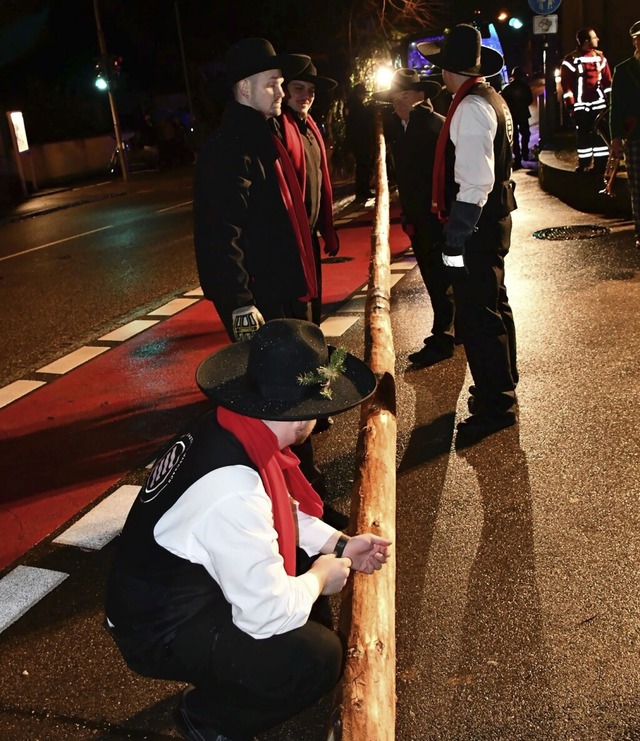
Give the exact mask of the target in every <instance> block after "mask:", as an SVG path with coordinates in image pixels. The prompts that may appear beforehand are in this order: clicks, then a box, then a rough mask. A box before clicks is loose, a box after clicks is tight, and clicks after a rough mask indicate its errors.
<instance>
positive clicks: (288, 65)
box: [224, 38, 309, 85]
mask: <svg viewBox="0 0 640 741" xmlns="http://www.w3.org/2000/svg"><path fill="white" fill-rule="evenodd" d="M224 61H225V70H226V75H227V81H228V82H229V84H231V85H233V84H234V83H236V82H238V80H242V79H244V78H245V77H251V76H252V75H256V74H258V73H259V72H266V71H267V70H272V69H278V70H280V71H281V73H282V74H283V76H284V75H285V74H286V73H289V74H294V73H297V72H298V70H300V69H302V67H304V66H306V64H307V62H308V61H309V57H308V56H307V55H306V54H276V52H275V49H274V48H273V46H272V44H271V42H270V41H267V39H262V38H249V39H240V41H236V43H235V44H233V46H231V47H230V48H229V49H228V50H227V53H226V55H225V59H224Z"/></svg>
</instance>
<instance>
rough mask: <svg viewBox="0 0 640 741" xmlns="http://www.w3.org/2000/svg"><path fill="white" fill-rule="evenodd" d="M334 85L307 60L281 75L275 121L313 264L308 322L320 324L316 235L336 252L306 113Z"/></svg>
mask: <svg viewBox="0 0 640 741" xmlns="http://www.w3.org/2000/svg"><path fill="white" fill-rule="evenodd" d="M337 84H338V83H337V82H336V81H335V80H332V79H331V78H330V77H324V76H323V75H319V74H318V72H317V70H316V67H315V65H314V64H313V62H312V61H311V60H309V63H308V64H307V66H306V67H305V69H303V70H302V72H299V73H297V74H296V75H295V76H294V77H293V78H292V79H289V78H287V77H286V76H285V81H284V89H285V103H284V106H283V108H282V115H281V116H280V118H279V119H278V123H279V125H280V131H281V135H282V139H283V142H284V145H285V147H286V149H287V152H288V153H289V156H290V158H291V161H292V163H293V166H294V168H295V171H296V174H297V176H298V183H299V185H300V189H301V192H302V198H303V200H304V204H305V208H306V212H307V217H308V219H309V226H310V228H311V243H312V245H313V256H314V260H315V265H316V278H317V282H318V296H317V297H316V298H314V299H312V300H311V319H312V321H314V322H315V323H316V324H318V325H319V324H320V320H321V309H322V267H321V250H320V240H319V238H318V232H319V233H320V235H321V236H322V238H323V240H324V251H325V253H326V254H327V255H330V256H332V257H333V256H335V255H337V254H338V250H339V249H340V242H339V240H338V234H337V232H336V229H335V227H334V225H333V190H332V188H331V179H330V177H329V164H328V161H327V152H326V149H325V146H324V141H323V139H322V133H321V131H320V129H319V127H318V125H317V124H316V122H315V121H314V120H313V118H312V117H311V115H310V113H309V111H310V109H311V106H312V105H313V101H314V100H315V97H316V92H317V91H322V92H328V91H329V90H333V88H335V87H336V85H337Z"/></svg>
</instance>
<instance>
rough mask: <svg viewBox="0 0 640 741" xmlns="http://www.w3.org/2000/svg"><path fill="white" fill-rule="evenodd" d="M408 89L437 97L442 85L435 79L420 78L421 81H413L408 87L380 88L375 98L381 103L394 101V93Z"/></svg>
mask: <svg viewBox="0 0 640 741" xmlns="http://www.w3.org/2000/svg"><path fill="white" fill-rule="evenodd" d="M407 90H414V91H416V92H422V93H424V97H425V98H435V97H436V96H437V95H438V93H439V92H440V91H441V90H442V85H440V84H439V83H437V82H434V81H433V80H420V82H415V83H412V84H411V85H410V86H409V87H407V88H389V90H379V91H378V92H377V93H374V94H373V99H374V100H377V101H379V102H380V103H393V95H394V94H395V93H404V92H405V91H407Z"/></svg>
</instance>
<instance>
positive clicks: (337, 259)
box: [320, 257, 353, 263]
mask: <svg viewBox="0 0 640 741" xmlns="http://www.w3.org/2000/svg"><path fill="white" fill-rule="evenodd" d="M351 260H353V257H323V258H322V260H320V262H322V263H334V262H351Z"/></svg>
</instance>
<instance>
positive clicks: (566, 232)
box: [533, 224, 611, 239]
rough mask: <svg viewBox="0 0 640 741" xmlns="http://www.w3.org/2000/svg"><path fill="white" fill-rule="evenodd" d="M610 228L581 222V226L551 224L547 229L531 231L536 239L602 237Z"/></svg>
mask: <svg viewBox="0 0 640 741" xmlns="http://www.w3.org/2000/svg"><path fill="white" fill-rule="evenodd" d="M610 231H611V229H609V228H608V227H606V226H596V225H595V224H583V225H582V226H552V227H549V229H538V231H537V232H534V233H533V236H534V237H535V238H536V239H593V238H594V237H604V236H605V235H606V234H609V232H610Z"/></svg>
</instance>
